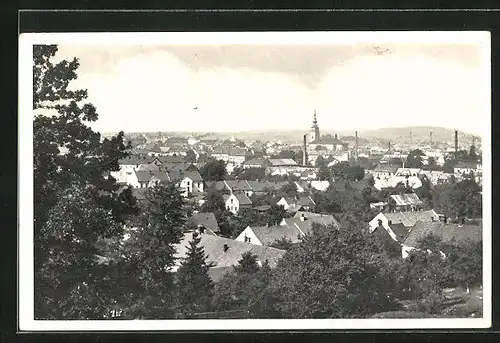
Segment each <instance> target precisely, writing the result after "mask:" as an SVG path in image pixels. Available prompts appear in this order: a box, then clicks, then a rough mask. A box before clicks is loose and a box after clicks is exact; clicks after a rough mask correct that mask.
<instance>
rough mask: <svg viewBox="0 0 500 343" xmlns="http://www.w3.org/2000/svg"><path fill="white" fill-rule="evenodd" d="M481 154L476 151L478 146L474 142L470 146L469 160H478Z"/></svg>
mask: <svg viewBox="0 0 500 343" xmlns="http://www.w3.org/2000/svg"><path fill="white" fill-rule="evenodd" d="M478 158H479V156H478V154H477V153H476V146H475V145H474V144H473V145H471V146H470V150H469V156H468V160H469V161H472V162H477V160H478Z"/></svg>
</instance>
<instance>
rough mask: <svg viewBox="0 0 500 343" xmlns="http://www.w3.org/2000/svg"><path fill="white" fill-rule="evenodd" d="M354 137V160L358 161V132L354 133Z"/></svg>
mask: <svg viewBox="0 0 500 343" xmlns="http://www.w3.org/2000/svg"><path fill="white" fill-rule="evenodd" d="M354 135H355V137H356V150H355V158H356V160H358V148H359V142H358V131H356V132H355V133H354Z"/></svg>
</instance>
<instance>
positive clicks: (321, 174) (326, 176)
mask: <svg viewBox="0 0 500 343" xmlns="http://www.w3.org/2000/svg"><path fill="white" fill-rule="evenodd" d="M331 178H332V173H331V171H330V169H329V168H328V167H325V166H321V167H319V169H318V179H319V180H321V181H326V180H331Z"/></svg>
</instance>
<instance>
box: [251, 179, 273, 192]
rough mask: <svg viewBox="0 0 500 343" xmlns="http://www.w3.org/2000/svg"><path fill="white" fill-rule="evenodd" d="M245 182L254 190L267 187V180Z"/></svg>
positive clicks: (261, 190)
mask: <svg viewBox="0 0 500 343" xmlns="http://www.w3.org/2000/svg"><path fill="white" fill-rule="evenodd" d="M247 183H248V185H249V186H250V188H251V189H252V190H253V191H254V192H263V191H265V190H266V189H267V188H269V182H267V181H247Z"/></svg>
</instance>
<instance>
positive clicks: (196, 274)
mask: <svg viewBox="0 0 500 343" xmlns="http://www.w3.org/2000/svg"><path fill="white" fill-rule="evenodd" d="M200 241H201V236H199V235H194V236H193V239H192V240H191V241H190V242H189V246H188V250H187V255H186V257H185V258H184V259H183V260H182V262H181V265H180V267H179V269H178V271H177V283H176V287H177V302H178V311H179V312H180V313H181V315H182V316H183V317H189V316H192V315H193V314H195V313H199V312H206V311H208V310H209V309H210V302H211V298H212V290H213V283H212V280H211V279H210V276H209V275H208V270H209V268H210V267H212V266H213V265H212V264H210V263H207V256H205V250H204V249H203V246H200Z"/></svg>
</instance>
